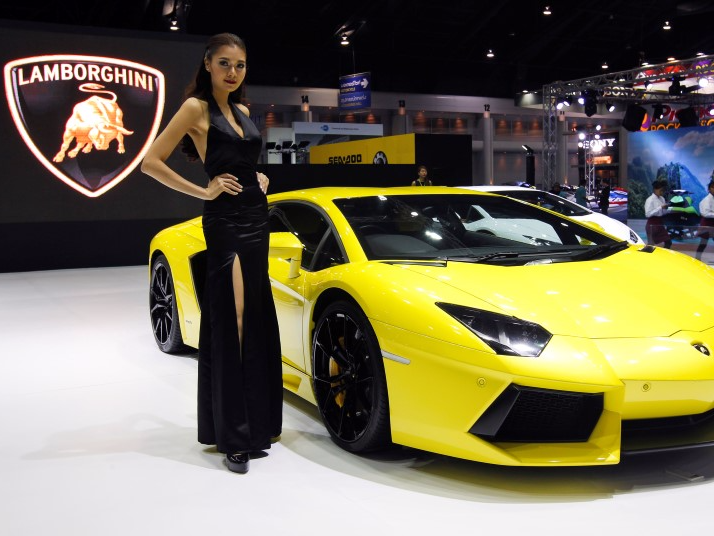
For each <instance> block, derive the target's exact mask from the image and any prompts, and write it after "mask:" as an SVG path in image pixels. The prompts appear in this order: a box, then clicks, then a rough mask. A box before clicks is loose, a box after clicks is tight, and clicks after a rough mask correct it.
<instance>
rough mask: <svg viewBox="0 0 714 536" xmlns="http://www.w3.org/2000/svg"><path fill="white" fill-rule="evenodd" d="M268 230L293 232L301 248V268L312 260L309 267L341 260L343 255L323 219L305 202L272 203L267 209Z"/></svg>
mask: <svg viewBox="0 0 714 536" xmlns="http://www.w3.org/2000/svg"><path fill="white" fill-rule="evenodd" d="M328 231H329V233H328ZM270 232H271V233H276V232H289V233H293V234H294V235H295V236H297V238H298V240H300V242H302V245H303V248H304V249H303V253H302V263H301V264H302V268H303V269H306V270H309V269H311V266H312V264H313V260H315V267H314V268H312V269H313V270H321V269H323V268H327V267H328V266H332V265H334V264H341V263H343V262H344V256H343V255H342V252H341V251H340V248H339V246H338V244H337V240H336V238H335V237H334V233H333V231H332V230H331V229H330V226H329V224H328V222H327V219H326V218H325V216H323V215H322V214H321V213H320V212H319V211H318V210H316V209H315V208H313V207H311V206H309V205H306V204H302V203H280V204H279V205H276V206H273V207H272V208H271V210H270ZM316 255H317V258H316Z"/></svg>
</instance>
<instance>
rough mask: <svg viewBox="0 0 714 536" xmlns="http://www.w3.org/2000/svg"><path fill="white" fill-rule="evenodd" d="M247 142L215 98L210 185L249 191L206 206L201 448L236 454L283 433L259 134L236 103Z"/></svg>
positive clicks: (208, 170) (211, 109) (235, 112)
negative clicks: (223, 182)
mask: <svg viewBox="0 0 714 536" xmlns="http://www.w3.org/2000/svg"><path fill="white" fill-rule="evenodd" d="M231 108H232V110H233V115H234V117H235V119H236V121H237V122H238V123H239V124H240V125H241V126H242V128H243V137H241V136H239V135H238V133H237V132H236V131H235V129H234V128H233V127H232V126H231V125H230V123H229V122H228V120H227V119H226V118H225V116H224V115H223V113H222V112H221V110H220V109H219V108H218V104H217V103H216V101H215V100H214V99H213V98H212V97H209V99H208V109H209V112H210V118H211V124H210V127H209V129H208V140H207V147H206V156H205V162H204V169H205V170H206V173H207V174H208V176H209V179H210V178H212V177H215V176H216V175H219V174H221V173H230V174H232V175H234V176H236V177H237V178H238V179H239V182H240V183H241V184H242V186H243V191H242V192H241V193H239V194H238V195H231V194H227V193H222V194H221V195H219V196H218V197H217V198H216V199H214V200H212V201H206V202H205V204H204V209H203V232H204V235H205V237H206V247H207V257H208V269H207V272H206V287H205V291H204V298H203V303H202V304H201V330H200V337H199V362H198V441H199V442H200V443H204V444H207V445H216V447H217V449H218V451H219V452H223V453H226V454H234V453H238V452H254V451H258V450H265V449H268V448H270V438H271V437H275V436H278V435H280V431H281V426H282V402H283V398H282V397H283V391H282V376H281V374H282V373H281V358H280V339H279V334H278V322H277V317H276V313H275V303H274V302H273V297H272V293H271V290H270V281H269V279H268V241H269V237H270V231H269V228H268V205H267V199H266V197H265V194H264V193H263V192H262V191H261V189H260V187H259V185H258V179H257V175H256V164H257V161H258V157H259V155H260V151H261V148H262V143H263V142H262V139H261V137H260V132H259V131H258V129H257V128H256V126H255V125H254V124H253V122H252V121H251V120H250V118H248V116H246V115H245V114H244V113H243V112H241V111H240V109H238V107H237V106H235V105H234V104H233V103H231ZM236 256H237V257H238V259H240V267H241V270H242V274H243V288H244V308H243V341H242V344H241V341H239V340H238V325H237V319H236V309H235V299H234V294H233V278H232V270H233V262H234V260H235V258H236Z"/></svg>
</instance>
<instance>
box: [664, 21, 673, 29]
mask: <svg viewBox="0 0 714 536" xmlns="http://www.w3.org/2000/svg"><path fill="white" fill-rule="evenodd" d="M662 29H663V30H671V29H672V26H670V24H669V21H665V23H664V26H662Z"/></svg>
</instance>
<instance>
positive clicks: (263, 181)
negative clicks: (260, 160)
mask: <svg viewBox="0 0 714 536" xmlns="http://www.w3.org/2000/svg"><path fill="white" fill-rule="evenodd" d="M258 184H259V185H260V189H261V190H262V191H263V193H264V194H267V193H268V184H270V179H269V178H268V177H267V176H265V175H264V174H262V173H258Z"/></svg>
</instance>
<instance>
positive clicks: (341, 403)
mask: <svg viewBox="0 0 714 536" xmlns="http://www.w3.org/2000/svg"><path fill="white" fill-rule="evenodd" d="M382 359H383V358H382V353H381V350H380V348H379V343H378V341H377V337H376V335H375V334H374V331H373V329H372V326H371V325H370V323H369V320H368V319H367V316H366V315H365V314H364V312H363V311H362V310H361V309H360V308H359V307H358V306H357V305H355V304H353V303H351V302H348V301H338V302H334V303H332V304H330V305H329V306H328V307H327V308H326V309H325V310H324V311H323V312H322V314H321V315H320V317H319V319H318V321H317V323H316V324H315V331H314V335H313V340H312V378H313V391H314V394H315V399H316V401H317V405H318V409H319V411H320V416H321V417H322V421H323V423H324V424H325V427H326V428H327V431H328V432H329V433H330V436H331V437H332V440H333V441H334V442H335V443H336V444H337V445H339V446H340V447H342V448H343V449H345V450H347V451H349V452H354V453H363V452H369V451H374V450H380V449H385V448H387V447H389V446H391V444H392V443H391V429H390V423H389V397H388V393H387V382H386V378H385V374H384V362H383V361H382Z"/></svg>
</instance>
